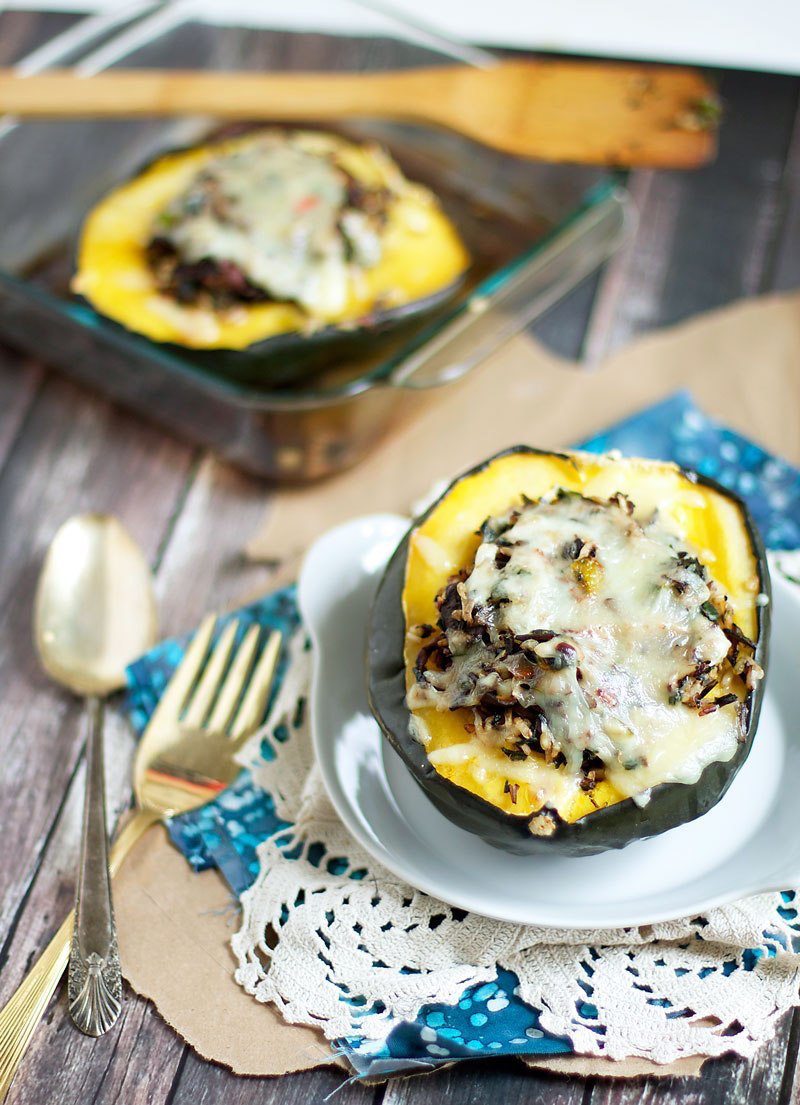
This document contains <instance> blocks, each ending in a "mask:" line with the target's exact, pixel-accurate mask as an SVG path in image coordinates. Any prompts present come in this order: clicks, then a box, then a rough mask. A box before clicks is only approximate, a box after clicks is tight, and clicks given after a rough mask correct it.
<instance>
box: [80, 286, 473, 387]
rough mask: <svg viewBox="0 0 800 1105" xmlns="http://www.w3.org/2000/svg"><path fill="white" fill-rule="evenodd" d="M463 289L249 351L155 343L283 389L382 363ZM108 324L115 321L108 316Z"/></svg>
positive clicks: (245, 380) (208, 366)
mask: <svg viewBox="0 0 800 1105" xmlns="http://www.w3.org/2000/svg"><path fill="white" fill-rule="evenodd" d="M463 284H464V278H463V277H462V278H461V279H459V280H456V281H453V283H451V284H448V285H447V287H445V288H442V289H440V290H439V291H438V292H435V293H434V294H432V295H428V296H425V298H424V299H417V300H414V301H413V302H412V303H405V304H403V305H402V306H401V307H393V308H391V309H389V310H385V311H376V312H375V313H374V314H372V315H370V316H369V317H368V318H367V319H364V320H360V321H359V322H357V323H354V322H351V323H348V324H347V325H346V326H324V327H322V328H321V329H319V330H315V331H312V332H311V333H309V334H304V333H301V332H300V331H298V330H291V331H288V332H287V333H285V334H276V335H275V336H274V337H272V338H266V339H264V340H263V341H259V342H254V343H253V345H249V346H248V347H247V348H246V349H194V348H191V347H189V346H185V345H176V344H175V343H173V342H153V343H152V344H154V345H157V346H159V348H162V349H164V350H167V351H168V352H170V353H172V354H173V356H179V357H182V358H183V359H184V360H188V361H191V362H192V363H193V364H196V365H199V366H200V367H201V368H203V369H205V370H206V371H208V372H216V373H218V374H220V375H224V376H227V377H228V378H229V379H232V380H236V381H237V382H238V383H240V384H248V385H251V386H252V385H254V386H256V387H259V386H260V387H267V388H272V387H282V386H285V385H288V384H294V383H297V382H299V381H301V380H303V379H304V378H306V377H308V376H310V375H313V374H314V373H315V372H321V371H322V370H323V369H325V368H330V367H331V366H332V365H334V364H341V363H342V362H343V361H345V360H347V359H356V358H359V359H360V358H366V357H376V358H377V357H378V356H379V355H380V354H381V353H386V352H390V351H391V347H392V344H393V343H394V342H396V341H397V340H398V339H403V338H411V337H412V336H413V335H414V334H415V333H417V332H418V330H419V329H420V328H421V327H422V326H424V325H427V324H429V323H431V322H433V321H435V319H436V318H437V316H438V314H439V313H444V310H445V309H446V308H447V306H448V304H449V303H450V302H451V300H452V299H453V298H454V296H456V294H457V293H458V291H459V290H460V289H461V287H462V286H463ZM90 306H91V304H90ZM92 310H94V308H92ZM98 313H99V312H97V311H95V314H98ZM104 321H107V322H113V320H111V319H105V317H104ZM114 325H119V323H114ZM139 336H141V335H139ZM145 340H146V341H150V340H151V339H149V338H146V339H145Z"/></svg>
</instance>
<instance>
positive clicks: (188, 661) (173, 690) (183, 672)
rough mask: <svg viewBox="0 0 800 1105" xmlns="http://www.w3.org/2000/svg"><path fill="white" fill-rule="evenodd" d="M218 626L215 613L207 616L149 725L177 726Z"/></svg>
mask: <svg viewBox="0 0 800 1105" xmlns="http://www.w3.org/2000/svg"><path fill="white" fill-rule="evenodd" d="M216 624H217V617H216V614H207V615H206V617H205V618H204V619H203V621H202V622H201V624H200V628H199V629H198V630H197V632H196V633H195V635H194V637H193V638H192V641H191V644H190V645H189V647H188V648H187V650H186V653H185V654H184V657H183V659H182V660H181V662H180V664H178V666H177V668H176V669H175V672H174V673H173V676H172V678H171V679H170V681H169V683H168V684H167V687H166V690H165V691H164V693H163V694H162V696H161V698H160V699H159V702H158V705H157V706H156V708H155V710H154V711H153V715H152V717H151V719H150V725H152V726H154V727H156V726H158V725H166V724H177V722H178V718H179V717H180V712H181V710H182V708H183V704H184V703H185V701H186V699H187V697H188V695H189V692H190V691H191V689H192V687H193V686H194V683H195V680H196V679H197V676H198V675H199V673H200V670H201V668H202V666H203V663H204V661H205V658H206V653H207V652H208V646H209V644H210V643H211V638H212V636H213V635H214V627H215V626H216Z"/></svg>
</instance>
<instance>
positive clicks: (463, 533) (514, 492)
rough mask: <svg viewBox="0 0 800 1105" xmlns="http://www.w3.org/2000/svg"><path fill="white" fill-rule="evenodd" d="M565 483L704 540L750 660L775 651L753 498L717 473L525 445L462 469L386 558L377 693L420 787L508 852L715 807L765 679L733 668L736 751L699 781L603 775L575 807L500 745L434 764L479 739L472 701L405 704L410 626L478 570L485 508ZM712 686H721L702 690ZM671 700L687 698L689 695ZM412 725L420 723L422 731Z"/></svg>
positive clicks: (701, 544) (488, 513) (571, 849)
mask: <svg viewBox="0 0 800 1105" xmlns="http://www.w3.org/2000/svg"><path fill="white" fill-rule="evenodd" d="M557 489H563V493H565V494H566V495H569V494H571V493H575V492H577V493H578V495H580V496H584V497H586V498H588V499H593V500H597V501H603V502H604V503H605V501H606V500H608V499H609V498H610V497H612V496H615V495H616V493H617V492H621V493H622V494H623V495H624V496H626V497H627V498H628V499H629V500H630V501H631V502H632V503H633V504H635V515H634V518H635V519H639V518H645V517H649V516H650V515H652V514H653V512H654V511H655V509H656V508H658V518H659V523H660V524H661V525H663V527H664V529H665V530H667V531H668V532H669V534H671V535H674V536H675V538H676V539H678V541H680V542H681V543H685V544H686V545H688V546H689V547H690V548H691V549H694V550H696V551H697V556H698V558H699V560H700V561H702V564H703V565H704V569H703V568H701V567H700V564H699V561H698V560H694V561H693V563H695V564H697V565H698V567H697V570H698V572H700V571H703V570H705V572H706V573H707V574H706V575H705V576H704V577H703V578H708V577H709V576H710V577H711V579H712V580H714V581H716V583H717V584H718V585H719V589H718V590H717V593H718V594H721V593H722V592H723V591H724V594H725V595H726V596H727V604H726V605H725V610H726V611H727V614H726V616H727V617H728V618H729V617H730V612H731V610H732V611H733V614H734V616H735V629H734V632H738V633H740V634H743V635H744V637H746V638H749V641H750V643H749V644H748V646H747V647H748V650H749V652H748V656H749V657H751V659H752V665H753V668H752V670H754V671H757V670H759V669H760V670H762V671H763V669H764V668H765V665H766V660H767V643H768V637H769V620H770V607H769V601H770V600H769V595H770V591H769V574H768V568H767V561H766V555H765V551H764V547H763V544H762V542H761V539H760V537H759V535H758V532H757V531H756V529H755V527H754V524H753V522H752V519H751V517H750V515H749V512H748V510H747V507H746V506H745V504H744V503H743V502H741V500H740V499H738V498H737V497H736V496H735V495H733V494H732V493H731V492H729V491H727V490H726V489H724V488H723V487H721V486H720V485H718V484H717V483H715V482H714V481H712V480H710V479H706V478H705V477H703V476H700V475H697V474H695V473H693V472H689V471H685V470H682V469H679V468H678V467H677V466H675V465H674V464H670V463H662V462H656V461H648V460H635V459H626V458H618V457H614V456H595V455H590V454H580V453H571V454H566V453H565V454H561V453H549V452H542V451H540V450H536V449H532V448H528V447H524V446H519V447H516V448H514V449H511V450H508V451H506V452H503V453H500V454H498V455H497V456H494V457H492V458H491V459H489V460H488V461H486V462H485V463H483V464H481V465H480V466H479V467H477V468H474V469H472V470H471V471H469V472H467V473H466V474H465V475H463V476H460V477H459V478H458V479H456V480H455V481H454V482H453V483H452V484H451V486H450V487H449V489H448V490H447V491H446V492H445V493H444V494H443V495H442V497H441V498H440V499H439V500H438V501H437V502H436V503H434V505H433V506H431V507H430V509H429V510H428V511H427V512H426V513H425V514H424V515H423V517H422V518H421V519H419V520H418V521H417V522H416V523H415V525H414V526H413V528H412V529H411V530H410V531H409V533H408V534H407V536H406V537H405V538H404V540H403V541H402V543H401V544H400V546H399V547H398V549H397V550H396V552H395V554H394V555H393V557H392V559H391V561H390V563H389V565H388V567H387V569H386V572H385V575H384V577H383V580H382V582H381V584H380V587H379V589H378V592H377V595H376V598H375V602H374V606H373V609H372V614H371V619H370V629H369V643H368V685H369V698H370V705H371V708H372V710H373V713H374V715H375V717H376V719H377V720H378V722H379V724H380V726H381V728H382V730H383V732H384V735H385V736H386V738H387V739H388V740H389V742H390V743H391V745H392V746H393V747H394V748H395V750H396V751H397V752H398V753H399V754H400V756H401V757H402V759H403V760H404V761H405V763H406V765H407V767H408V769H409V770H410V771H411V773H412V775H413V776H414V778H415V779H416V781H417V782H418V783H419V785H420V786H421V787H422V789H423V790H424V791H425V793H426V794H427V795H428V796H429V797H430V799H431V800H432V801H433V802H434V804H435V805H436V806H437V807H438V808H439V810H440V811H441V812H442V813H443V814H444V815H445V816H446V817H448V818H449V819H450V820H451V821H453V822H454V823H455V824H457V825H459V826H461V827H462V828H465V829H468V830H470V831H471V832H474V833H476V834H477V835H478V836H480V837H482V838H483V839H484V840H485V841H487V842H488V843H490V844H492V845H495V846H497V847H500V848H503V849H505V850H507V851H511V852H516V853H523V854H524V853H535V852H542V853H550V854H552V853H553V852H559V853H563V854H569V855H576V856H579V855H590V854H594V853H597V852H602V851H605V850H606V849H609V848H621V847H624V846H625V845H627V844H629V843H630V842H632V841H635V840H642V839H645V838H647V837H651V836H654V835H656V834H658V833H662V832H664V831H665V830H667V829H671V828H673V827H675V826H676V825H680V824H682V823H684V822H686V821H691V820H693V819H694V818H697V817H699V816H700V815H702V814H704V813H705V812H707V811H708V810H710V809H711V808H712V806H714V805H715V804H716V803H717V802H718V801H719V800H720V798H721V797H722V796H723V795H724V793H725V791H726V790H727V788H728V787H729V785H730V783H731V782H732V780H733V778H734V776H735V775H736V773H737V771H738V770H739V768H740V767H741V766H742V764H743V763H744V761H745V759H746V758H747V755H748V753H749V752H750V748H751V746H752V742H753V738H754V734H755V731H756V726H757V723H758V716H759V711H760V707H761V700H762V696H763V687H764V681H763V679H760V680H759V679H758V678H756V679H755V680H753V681H751V680H750V679H744V678H742V677H741V676H740V675H732V676H731V679H730V681H728V682H725V683H724V689H725V690H728V691H730V690H731V688H733V691H734V692H735V693H736V696H737V701H736V704H735V706H734V707H731V709H735V710H736V711H737V713H736V717H737V721H738V727H739V733H738V741H737V742H736V744H735V751H734V752H733V755H732V756H731V758H729V759H727V760H725V761H724V762H723V761H721V760H720V761H714V762H709V763H707V765H706V766H705V767H704V769H703V770H702V772H701V773H700V774H699V778H697V780H696V782H692V783H686V782H662V783H656V784H654V785H653V786H652V787H651V789H650V790H649V792H648V794H647V795H646V796H645V799H644V801H638V802H637V801H636V800H634V798H633V797H628V796H626V795H624V794H623V793H620V791H619V790H617V789H616V788H615V786H614V785H613V784H612V783H611V782H609V781H608V779H604V778H602V777H601V778H600V779H599V780H598V781H597V782H596V783H590V785H589V786H584V788H583V789H579V790H578V791H577V793H575V794H574V795H573V796H572V797H571V798H570V800H569V803H568V805H567V806H566V807H562V808H561V809H555V808H552V807H549V806H547V805H542V804H541V801H539V800H537V797H536V793H535V792H534V790H533V788H531V787H526V786H517V787H514V786H511V787H510V786H509V782H508V777H509V773H510V769H513V768H514V767H515V766H517V765H516V764H515V763H513V762H510V761H509V759H508V758H507V753H506V755H503V754H502V750H500V749H497V748H491V749H489V750H488V751H486V753H485V754H484V755H482V756H481V757H478V758H472V757H471V756H468V757H467V758H466V759H465V758H464V756H461V755H459V756H457V757H452V758H450V759H449V758H448V754H447V753H444V755H442V754H441V751H440V754H439V755H438V756H434V759H436V760H437V761H438V762H437V765H436V766H434V764H433V763H432V762H431V759H429V755H430V754H432V753H435V752H437V750H444V749H447V748H448V747H451V746H457V745H460V746H462V747H470V748H471V747H472V746H471V745H465V744H464V742H465V741H473V740H474V735H471V734H470V731H469V728H468V727H469V725H470V722H471V720H472V719H473V718H474V714H473V713H472V711H471V710H467V709H464V708H455V709H451V710H449V711H448V710H441V709H434V708H432V707H430V706H423V707H422V708H416V709H414V710H410V709H409V707H408V705H407V692H408V691H409V689H410V688H411V687H412V686H413V685H414V681H415V675H414V670H413V669H414V665H415V663H416V662H417V660H418V657H419V656H420V650H421V649H422V648H424V641H423V640H422V639H420V636H419V631H418V630H417V629H415V628H414V627H420V626H421V627H422V628H423V636H424V635H425V633H427V632H428V631H429V629H430V628H431V627H432V626H435V625H436V623H437V621H438V619H439V618H440V616H441V614H440V610H439V608H438V607H437V603H436V597H437V595H438V594H440V593H441V592H442V590H443V588H444V587H445V586H446V584H447V582H448V580H450V579H452V577H453V576H454V574H456V573H458V572H459V570H470V569H471V567H472V565H473V561H474V558H475V554H476V550H477V548H478V546H479V545H480V544H481V542H482V540H483V538H482V536H481V527H482V526H483V524H484V522H485V521H486V519H487V518H490V517H492V516H496V515H498V514H501V513H502V512H503V511H507V510H508V508H509V507H510V506H511V505H512V504H514V503H519V502H520V501H522V502H530V501H533V503H534V504H535V503H537V502H538V501H539V500H540V499H541V498H542V497H543V496H545V497H549V496H552V495H553V493H556V492H557ZM557 494H559V495H560V494H561V493H560V492H559V493H557ZM484 532H485V531H484ZM600 555H601V554H600V553H598V556H600ZM684 563H685V561H684ZM464 574H466V572H464ZM462 578H463V575H462ZM440 601H441V600H440ZM426 623H427V624H426ZM439 624H441V622H440V623H439ZM728 624H729V623H728ZM742 639H744V638H742ZM751 645H752V647H750V646H751ZM748 662H749V661H748ZM579 678H580V677H579ZM711 685H712V686H713V685H714V684H713V683H712V684H711ZM720 689H721V688H720V687H718V688H717V693H718V692H719V690H720ZM706 693H708V692H706ZM726 697H729V696H726ZM712 699H713V695H712V696H709V698H708V699H707V700H704V701H711V700H712ZM722 701H723V702H724V699H722ZM674 708H675V709H677V710H685V709H687V707H686V706H685V705H683V704H679V705H676V706H675V707H674ZM473 728H474V727H473ZM415 733H417V734H422V735H423V736H424V743H423V738H422V737H421V738H420V739H418V738H417V736H415V735H414V734H415ZM530 751H531V749H530V747H529V748H528V752H530ZM533 759H536V760H538V763H537V771H538V770H539V769H541V770H549V771H553V772H558V771H560V770H562V767H563V764H562V765H561V766H559V765H558V763H557V762H555V763H554V762H551V761H549V760H548V759H546V758H545V757H543V756H542V754H541V752H536V753H535V754H534V756H533ZM625 766H627V765H625ZM539 793H541V791H540V792H539Z"/></svg>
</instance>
